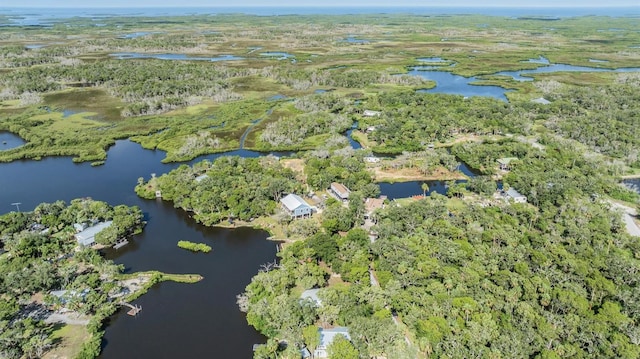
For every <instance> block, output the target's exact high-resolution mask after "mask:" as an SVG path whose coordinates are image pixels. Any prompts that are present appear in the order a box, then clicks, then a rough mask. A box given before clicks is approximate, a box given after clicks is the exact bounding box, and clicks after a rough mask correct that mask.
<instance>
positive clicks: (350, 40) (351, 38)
mask: <svg viewBox="0 0 640 359" xmlns="http://www.w3.org/2000/svg"><path fill="white" fill-rule="evenodd" d="M343 42H347V43H350V44H361V45H362V44H368V43H370V42H371V41H369V40H364V39H358V38H356V37H354V36H349V37H347V38H346V39H344V40H343Z"/></svg>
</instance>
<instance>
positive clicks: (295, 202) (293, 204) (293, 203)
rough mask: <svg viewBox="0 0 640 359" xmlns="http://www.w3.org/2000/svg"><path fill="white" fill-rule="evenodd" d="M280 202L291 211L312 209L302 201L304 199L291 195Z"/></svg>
mask: <svg viewBox="0 0 640 359" xmlns="http://www.w3.org/2000/svg"><path fill="white" fill-rule="evenodd" d="M280 202H281V203H282V204H283V205H284V206H285V207H287V209H288V210H289V211H294V210H296V209H298V208H300V207H310V206H309V204H308V203H307V202H306V201H305V200H304V199H302V197H300V196H298V195H296V194H293V193H290V194H288V195H287V196H286V197H284V198H282V199H281V200H280Z"/></svg>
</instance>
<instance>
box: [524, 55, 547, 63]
mask: <svg viewBox="0 0 640 359" xmlns="http://www.w3.org/2000/svg"><path fill="white" fill-rule="evenodd" d="M522 62H528V63H532V64H543V65H549V64H550V63H551V62H550V61H549V59H548V58H546V57H544V56H540V57H538V58H537V59H529V60H525V61H522Z"/></svg>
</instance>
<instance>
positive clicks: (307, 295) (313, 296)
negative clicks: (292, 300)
mask: <svg viewBox="0 0 640 359" xmlns="http://www.w3.org/2000/svg"><path fill="white" fill-rule="evenodd" d="M318 292H320V288H315V289H307V290H305V291H304V292H302V294H300V300H310V301H311V302H313V303H314V304H315V305H316V306H318V307H319V306H320V305H322V299H320V297H318Z"/></svg>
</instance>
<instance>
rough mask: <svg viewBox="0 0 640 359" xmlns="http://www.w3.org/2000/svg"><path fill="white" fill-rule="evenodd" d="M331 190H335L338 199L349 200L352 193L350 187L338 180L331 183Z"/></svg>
mask: <svg viewBox="0 0 640 359" xmlns="http://www.w3.org/2000/svg"><path fill="white" fill-rule="evenodd" d="M331 192H333V194H335V195H336V196H337V197H338V199H340V200H342V201H346V200H348V199H349V194H350V193H351V191H349V189H348V188H347V187H346V186H345V185H343V184H341V183H338V182H332V183H331Z"/></svg>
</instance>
